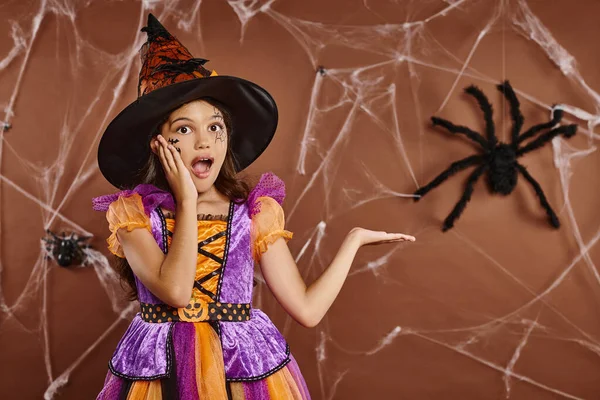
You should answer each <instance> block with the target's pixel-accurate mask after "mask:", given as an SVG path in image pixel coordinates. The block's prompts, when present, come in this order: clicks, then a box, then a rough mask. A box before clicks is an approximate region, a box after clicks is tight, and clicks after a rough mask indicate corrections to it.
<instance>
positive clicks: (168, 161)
mask: <svg viewBox="0 0 600 400" xmlns="http://www.w3.org/2000/svg"><path fill="white" fill-rule="evenodd" d="M157 139H158V141H159V150H158V151H159V154H161V155H162V157H163V159H161V162H162V163H163V167H165V168H168V169H169V170H170V171H171V172H177V164H176V163H175V159H174V156H173V153H174V152H176V150H175V148H174V147H173V146H172V145H170V144H168V143H167V141H166V140H165V138H164V137H162V135H158V136H157Z"/></svg>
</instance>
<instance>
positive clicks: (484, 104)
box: [465, 85, 498, 147]
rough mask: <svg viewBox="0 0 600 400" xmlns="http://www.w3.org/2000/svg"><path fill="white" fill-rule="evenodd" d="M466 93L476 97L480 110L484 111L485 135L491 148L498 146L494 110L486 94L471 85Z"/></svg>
mask: <svg viewBox="0 0 600 400" xmlns="http://www.w3.org/2000/svg"><path fill="white" fill-rule="evenodd" d="M465 93H467V94H469V95H471V96H473V97H475V100H477V103H478V104H479V108H481V111H483V119H484V120H485V134H486V136H487V142H488V146H489V147H494V146H496V142H497V141H498V139H497V138H496V132H495V130H496V128H495V126H494V117H493V109H492V105H491V104H490V101H489V100H488V99H487V97H485V94H483V92H482V91H481V89H479V88H478V87H477V86H475V85H471V86H469V87H467V88H466V89H465Z"/></svg>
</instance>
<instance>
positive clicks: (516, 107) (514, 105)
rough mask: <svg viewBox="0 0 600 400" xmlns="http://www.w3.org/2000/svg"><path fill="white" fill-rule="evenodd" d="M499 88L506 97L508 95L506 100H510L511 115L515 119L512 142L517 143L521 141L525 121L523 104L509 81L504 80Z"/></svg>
mask: <svg viewBox="0 0 600 400" xmlns="http://www.w3.org/2000/svg"><path fill="white" fill-rule="evenodd" d="M498 90H499V91H501V92H502V94H503V95H504V97H506V100H508V104H510V117H511V118H512V121H513V126H512V134H511V143H512V144H513V145H516V144H517V143H518V141H519V132H521V129H522V128H523V123H524V121H525V120H524V118H523V114H521V105H520V104H519V99H517V95H516V94H515V91H514V90H513V88H512V86H510V83H509V82H508V81H504V82H503V83H502V84H500V85H498Z"/></svg>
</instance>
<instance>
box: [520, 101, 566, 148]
mask: <svg viewBox="0 0 600 400" xmlns="http://www.w3.org/2000/svg"><path fill="white" fill-rule="evenodd" d="M562 117H563V112H562V110H554V112H553V113H552V119H551V120H550V121H548V122H544V123H543V124H538V125H534V126H532V127H531V128H529V129H528V130H527V132H525V133H523V134H522V135H521V136H519V138H518V140H517V142H516V144H517V145H519V144H521V143H523V142H524V141H525V140H527V139H529V138H531V137H533V136H535V135H536V134H537V133H538V132H540V131H543V130H546V129H552V128H553V127H555V126H556V125H557V124H558V123H560V121H561V120H562Z"/></svg>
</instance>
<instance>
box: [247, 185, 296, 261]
mask: <svg viewBox="0 0 600 400" xmlns="http://www.w3.org/2000/svg"><path fill="white" fill-rule="evenodd" d="M256 201H257V202H259V203H260V211H259V212H258V213H257V214H256V215H254V216H253V217H252V243H253V246H252V255H253V256H254V260H256V261H257V262H258V261H259V260H260V256H261V254H263V253H264V252H265V251H267V249H268V247H269V245H270V244H271V243H274V242H275V241H276V240H277V239H279V238H284V239H285V241H286V242H287V241H288V240H290V239H291V238H292V236H293V234H292V232H289V231H286V230H285V229H284V227H285V215H284V213H283V209H282V208H281V206H280V205H279V203H278V202H277V201H276V200H275V199H273V198H271V197H267V196H264V197H259V198H258V199H256Z"/></svg>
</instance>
